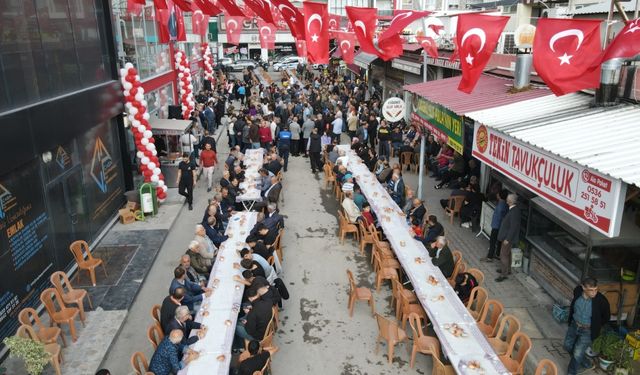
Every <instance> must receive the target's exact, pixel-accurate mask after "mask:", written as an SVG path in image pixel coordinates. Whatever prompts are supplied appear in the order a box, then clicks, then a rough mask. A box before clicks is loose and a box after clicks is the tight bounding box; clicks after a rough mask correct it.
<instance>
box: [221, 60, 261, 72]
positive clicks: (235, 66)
mask: <svg viewBox="0 0 640 375" xmlns="http://www.w3.org/2000/svg"><path fill="white" fill-rule="evenodd" d="M257 66H258V63H257V62H256V61H255V60H249V59H241V60H236V61H234V62H232V63H231V64H229V65H228V68H229V70H230V71H232V72H241V71H242V70H244V69H255V68H256V67H257Z"/></svg>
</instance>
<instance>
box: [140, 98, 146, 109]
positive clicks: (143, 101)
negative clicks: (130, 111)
mask: <svg viewBox="0 0 640 375" xmlns="http://www.w3.org/2000/svg"><path fill="white" fill-rule="evenodd" d="M140 104H142V105H143V106H145V107H146V106H147V101H146V100H144V99H142V100H141V101H140Z"/></svg>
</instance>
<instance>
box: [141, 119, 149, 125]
mask: <svg viewBox="0 0 640 375" xmlns="http://www.w3.org/2000/svg"><path fill="white" fill-rule="evenodd" d="M140 123H141V124H142V125H144V126H149V121H147V120H145V119H142V120H140Z"/></svg>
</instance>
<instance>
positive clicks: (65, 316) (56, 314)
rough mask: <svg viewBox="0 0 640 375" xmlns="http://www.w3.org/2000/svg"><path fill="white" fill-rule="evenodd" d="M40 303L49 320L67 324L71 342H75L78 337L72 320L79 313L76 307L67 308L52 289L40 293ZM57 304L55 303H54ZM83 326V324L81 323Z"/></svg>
mask: <svg viewBox="0 0 640 375" xmlns="http://www.w3.org/2000/svg"><path fill="white" fill-rule="evenodd" d="M40 301H41V302H42V304H43V305H44V307H45V308H46V309H47V313H48V314H49V319H50V320H51V322H52V323H55V324H58V325H60V324H68V325H69V333H71V340H72V341H73V342H76V340H77V339H78V336H77V335H76V325H75V323H74V320H75V319H76V316H77V315H78V313H79V310H78V308H76V307H67V306H66V305H65V304H64V301H63V300H62V297H60V293H58V291H57V290H56V289H54V288H48V289H45V290H43V291H42V293H40ZM56 302H57V303H56ZM83 325H84V323H83Z"/></svg>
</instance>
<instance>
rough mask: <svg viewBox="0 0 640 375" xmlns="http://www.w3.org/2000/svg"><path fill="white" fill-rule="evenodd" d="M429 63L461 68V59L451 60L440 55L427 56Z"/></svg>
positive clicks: (449, 67)
mask: <svg viewBox="0 0 640 375" xmlns="http://www.w3.org/2000/svg"><path fill="white" fill-rule="evenodd" d="M427 64H429V65H435V66H441V67H443V68H448V69H456V70H460V60H455V61H449V59H448V58H441V57H438V58H437V59H434V58H433V57H427Z"/></svg>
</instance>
